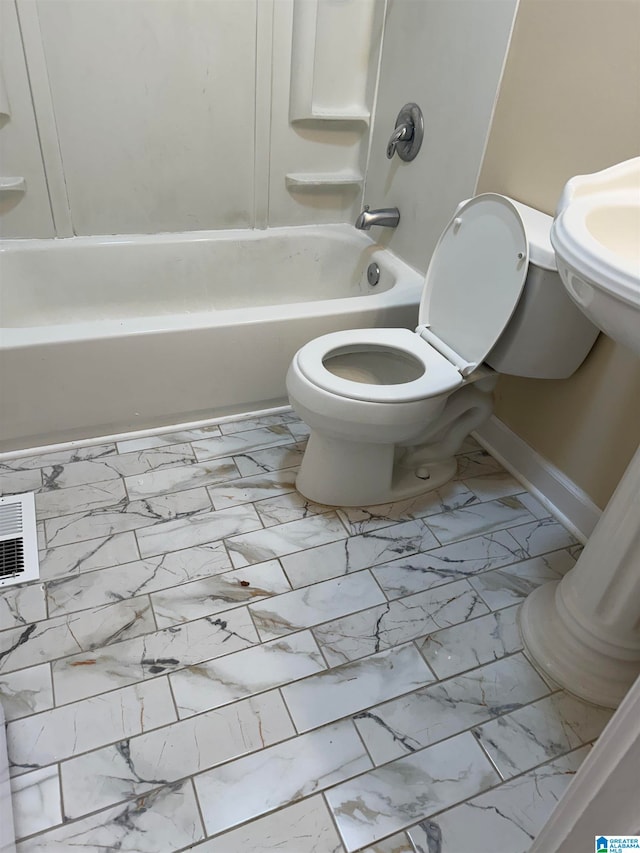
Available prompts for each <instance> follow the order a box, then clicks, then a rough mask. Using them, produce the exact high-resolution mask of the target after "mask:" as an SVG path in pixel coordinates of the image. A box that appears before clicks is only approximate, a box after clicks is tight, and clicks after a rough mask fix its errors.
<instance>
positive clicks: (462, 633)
mask: <svg viewBox="0 0 640 853" xmlns="http://www.w3.org/2000/svg"><path fill="white" fill-rule="evenodd" d="M518 610H519V607H517V606H516V607H508V608H506V609H505V610H498V611H497V612H496V613H488V614H487V615H486V616H480V617H479V618H478V619H472V620H470V621H469V622H464V623H463V624H461V625H454V626H452V627H451V628H443V629H442V630H440V631H434V632H432V633H431V634H429V635H428V636H427V637H425V638H424V639H423V640H420V641H418V644H417V645H418V649H419V650H420V653H421V654H422V655H423V657H424V658H425V660H426V661H427V663H428V664H429V666H430V667H431V669H432V670H433V671H434V672H435V674H436V675H437V676H438V678H449V677H450V676H452V675H456V673H458V672H464V671H465V670H467V669H473V668H474V667H476V666H481V665H482V664H484V663H490V662H491V661H493V660H498V659H500V658H503V657H505V656H506V655H510V654H513V652H517V651H519V650H520V649H521V648H522V640H521V639H520V631H519V630H518Z"/></svg>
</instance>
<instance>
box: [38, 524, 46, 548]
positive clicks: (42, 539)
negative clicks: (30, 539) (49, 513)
mask: <svg viewBox="0 0 640 853" xmlns="http://www.w3.org/2000/svg"><path fill="white" fill-rule="evenodd" d="M36 536H37V538H38V551H42V550H44V549H45V548H46V547H47V537H46V535H45V532H44V521H36Z"/></svg>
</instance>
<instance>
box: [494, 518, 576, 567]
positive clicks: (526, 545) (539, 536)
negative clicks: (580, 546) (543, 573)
mask: <svg viewBox="0 0 640 853" xmlns="http://www.w3.org/2000/svg"><path fill="white" fill-rule="evenodd" d="M509 533H510V534H511V535H512V536H513V538H514V539H515V540H516V542H517V543H518V545H520V548H521V549H522V556H523V558H524V557H537V556H539V555H540V554H546V553H547V552H548V551H557V550H559V549H560V548H568V547H570V546H571V545H575V544H576V539H575V537H573V536H572V535H571V533H569V531H568V530H567V528H566V527H563V526H562V525H561V524H560V522H559V521H556V520H555V518H543V519H541V520H537V521H534V522H532V523H531V524H521V525H518V526H517V527H510V528H509Z"/></svg>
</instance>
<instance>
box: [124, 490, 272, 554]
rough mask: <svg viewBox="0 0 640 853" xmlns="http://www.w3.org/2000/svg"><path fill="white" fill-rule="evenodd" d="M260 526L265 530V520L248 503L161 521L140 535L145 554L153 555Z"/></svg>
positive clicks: (256, 528)
mask: <svg viewBox="0 0 640 853" xmlns="http://www.w3.org/2000/svg"><path fill="white" fill-rule="evenodd" d="M197 491H200V490H197ZM203 491H204V490H203ZM205 493H206V492H205ZM181 494H187V493H186V492H182V493H181ZM167 497H171V495H167ZM157 500H159V499H157ZM145 503H146V502H145ZM258 529H260V530H261V529H262V523H261V522H260V519H259V518H258V515H257V513H256V511H255V509H254V508H253V506H252V505H246V506H239V507H229V509H221V510H218V511H211V510H210V509H209V510H204V511H202V512H197V513H192V514H185V515H183V516H182V517H178V518H174V519H171V520H170V521H161V522H160V523H158V524H154V525H153V526H152V527H145V528H142V529H139V530H136V538H137V540H138V548H139V549H140V554H141V556H142V557H153V556H155V555H157V554H164V553H165V551H172V550H177V549H181V548H192V547H193V546H194V545H206V544H209V543H211V542H214V541H217V540H220V539H225V538H226V537H227V536H233V535H234V534H239V533H245V532H247V531H251V530H258Z"/></svg>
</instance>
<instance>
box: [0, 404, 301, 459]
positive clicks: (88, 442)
mask: <svg viewBox="0 0 640 853" xmlns="http://www.w3.org/2000/svg"><path fill="white" fill-rule="evenodd" d="M292 411H293V409H292V408H291V406H289V405H282V406H271V407H269V408H266V409H256V410H255V411H250V412H237V413H235V414H230V415H221V416H219V417H215V418H205V419H204V420H199V421H184V422H181V423H176V424H164V425H162V426H156V427H147V428H146V429H136V430H129V431H128V432H118V433H110V434H108V435H99V436H94V437H92V438H79V439H74V440H72V441H61V442H58V443H56V444H42V445H38V446H34V447H25V448H23V449H22V450H7V451H4V452H2V453H0V463H1V462H10V461H11V460H13V459H24V458H25V457H30V456H39V455H40V454H43V453H58V452H59V451H64V450H73V449H75V448H79V447H94V446H96V445H100V444H115V443H116V442H118V441H131V440H135V439H139V438H148V437H149V436H154V435H168V434H169V433H172V432H183V431H185V430H195V429H206V428H207V427H212V426H218V425H219V424H224V423H228V422H229V421H243V420H251V419H253V418H262V417H265V416H268V415H283V414H289V413H290V412H292Z"/></svg>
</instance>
